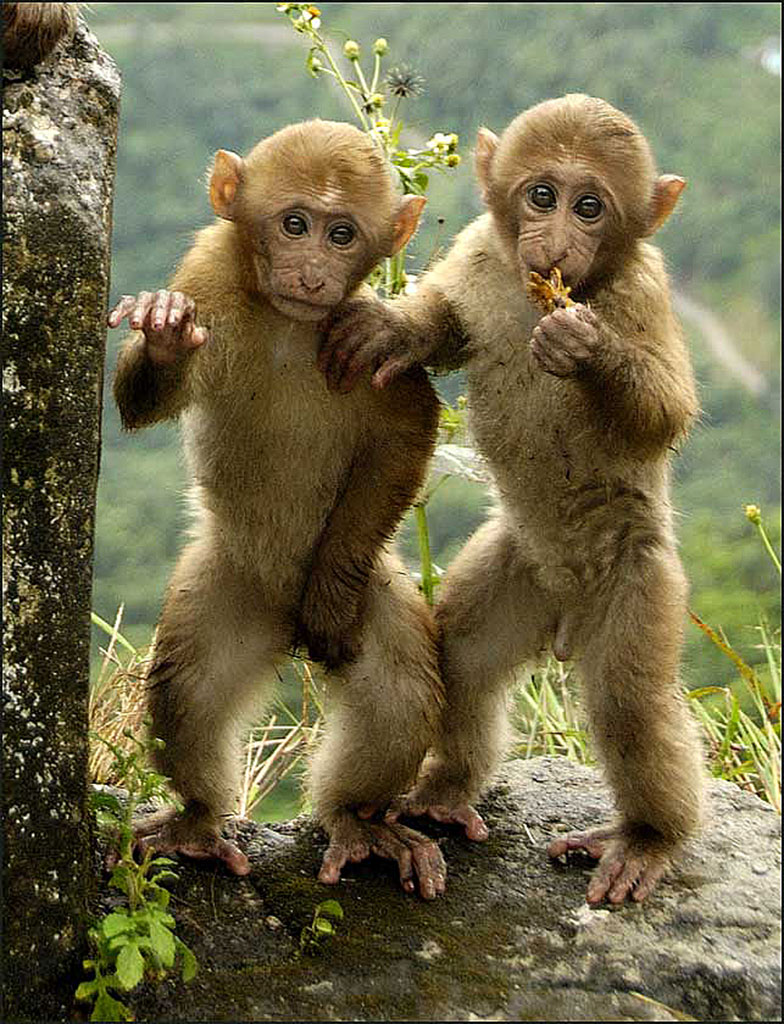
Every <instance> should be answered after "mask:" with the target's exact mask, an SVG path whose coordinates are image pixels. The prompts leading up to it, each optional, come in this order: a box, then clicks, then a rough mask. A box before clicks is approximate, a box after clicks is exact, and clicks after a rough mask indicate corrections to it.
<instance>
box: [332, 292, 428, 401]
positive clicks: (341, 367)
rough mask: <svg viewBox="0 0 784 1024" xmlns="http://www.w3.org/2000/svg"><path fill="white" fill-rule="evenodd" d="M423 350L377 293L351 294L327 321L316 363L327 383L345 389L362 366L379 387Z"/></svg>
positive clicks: (422, 357) (334, 388) (412, 363)
mask: <svg viewBox="0 0 784 1024" xmlns="http://www.w3.org/2000/svg"><path fill="white" fill-rule="evenodd" d="M427 355H429V352H427V351H426V350H424V348H423V347H422V345H421V344H417V334H416V332H414V331H412V330H411V327H410V324H409V321H408V318H407V317H406V316H405V314H404V313H402V312H401V311H399V310H396V309H394V307H392V306H390V305H388V304H386V303H383V302H381V301H380V300H378V299H352V300H350V301H349V302H346V303H344V304H343V305H342V306H340V308H339V309H338V310H337V312H336V314H335V316H334V317H333V318H332V320H331V321H330V324H329V326H328V328H327V331H326V332H325V335H324V341H323V342H322V345H321V349H320V351H319V356H318V367H319V369H320V370H321V372H322V373H324V374H325V376H326V378H327V386H328V387H329V389H330V390H331V391H339V392H342V393H344V394H345V393H347V392H349V391H351V389H352V388H353V387H354V385H355V384H356V382H357V380H358V379H359V377H360V376H361V375H362V374H363V373H364V372H365V371H366V370H370V372H371V374H372V376H371V380H370V383H371V384H372V386H373V387H374V388H379V389H380V388H384V387H386V386H387V384H389V383H390V382H391V381H393V380H394V379H395V377H397V376H398V375H399V374H401V373H403V371H404V370H408V369H410V368H411V367H412V366H416V365H417V364H418V363H421V362H423V361H424V360H425V359H426V357H427Z"/></svg>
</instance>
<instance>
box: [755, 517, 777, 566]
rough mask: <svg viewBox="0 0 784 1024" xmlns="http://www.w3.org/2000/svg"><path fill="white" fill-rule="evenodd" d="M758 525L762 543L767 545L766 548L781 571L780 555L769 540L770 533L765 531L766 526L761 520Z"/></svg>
mask: <svg viewBox="0 0 784 1024" xmlns="http://www.w3.org/2000/svg"><path fill="white" fill-rule="evenodd" d="M756 526H757V529H758V530H759V535H760V537H762V543H763V544H764V545H765V549H766V551H767V552H768V554H769V555H770V557H771V560H772V562H773V564H774V565H775V566H776V568H777V569H778V571H779V572H781V562H780V561H779V558H778V555H777V554H776V552H775V551H774V550H773V545H772V544H771V543H770V541H769V540H768V535H767V533H765V527H764V526H763V525H762V523H761V522H758V523H757V524H756Z"/></svg>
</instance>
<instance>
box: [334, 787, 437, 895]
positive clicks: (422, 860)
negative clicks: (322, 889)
mask: <svg viewBox="0 0 784 1024" xmlns="http://www.w3.org/2000/svg"><path fill="white" fill-rule="evenodd" d="M368 809H369V805H368ZM337 833H338V834H337V835H336V837H335V838H332V840H331V842H330V844H329V847H328V848H327V851H326V853H325V854H324V857H323V859H322V863H321V869H320V871H319V875H318V878H319V881H320V882H323V883H325V884H327V885H336V884H337V883H338V882H339V881H340V874H341V871H342V869H343V868H344V867H345V865H346V864H348V863H349V862H351V863H358V862H359V861H362V860H365V859H366V858H367V857H369V856H370V854H371V853H372V854H375V855H376V856H378V857H383V858H384V859H385V860H392V861H394V862H395V863H396V864H397V867H398V874H399V877H400V884H401V886H402V887H403V889H404V890H405V892H410V893H415V892H416V891H417V889H418V890H419V894H420V896H422V898H423V899H426V900H432V899H435V898H436V897H437V896H440V895H441V894H442V893H443V892H445V890H446V862H445V861H444V857H443V854H442V853H441V850H440V849H439V847H438V845H437V843H434V842H433V841H432V840H431V839H428V838H427V837H426V836H423V835H421V834H420V833H419V832H415V831H414V830H413V829H410V828H406V826H405V825H397V824H394V823H390V822H387V821H384V822H371V821H365V820H360V819H359V818H358V817H357V818H353V819H352V821H351V822H350V823H347V822H343V823H342V824H341V825H340V826H339V827H338V829H337Z"/></svg>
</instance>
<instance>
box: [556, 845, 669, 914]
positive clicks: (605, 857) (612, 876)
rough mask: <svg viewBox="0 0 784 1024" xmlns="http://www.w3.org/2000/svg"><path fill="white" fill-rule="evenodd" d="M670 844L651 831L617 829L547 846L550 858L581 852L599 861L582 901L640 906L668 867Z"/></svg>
mask: <svg viewBox="0 0 784 1024" xmlns="http://www.w3.org/2000/svg"><path fill="white" fill-rule="evenodd" d="M673 848H674V844H673V843H672V842H668V841H667V840H665V839H664V837H663V836H659V835H658V834H654V833H653V832H652V830H651V829H648V830H647V834H643V831H642V829H640V830H636V831H635V830H632V829H629V828H622V827H618V826H608V827H606V828H597V829H591V830H590V831H588V832H573V833H570V834H569V835H566V836H562V837H559V838H558V839H554V840H553V841H552V842H551V843H550V845H549V846H548V847H547V853H548V855H549V856H550V857H553V858H555V857H560V856H561V854H568V853H570V852H571V851H573V850H583V851H584V852H585V853H587V854H588V856H589V857H592V858H594V859H595V860H598V861H599V864H598V866H597V867H596V869H595V871H594V873H593V875H592V876H591V881H590V882H589V884H588V892H587V895H586V900H587V902H588V903H591V904H597V903H601V902H602V901H603V900H604V899H607V900H608V901H609V902H610V903H623V901H624V900H625V899H626V897H627V896H630V897H631V898H632V899H633V900H634V901H635V902H637V903H640V902H641V901H642V900H644V899H645V898H646V896H648V895H649V894H650V893H651V892H652V891H653V889H654V888H655V887H656V884H657V883H658V881H659V879H660V878H661V877H662V875H663V874H664V873H665V871H666V870H667V868H668V867H669V865H670V857H671V855H672V852H673Z"/></svg>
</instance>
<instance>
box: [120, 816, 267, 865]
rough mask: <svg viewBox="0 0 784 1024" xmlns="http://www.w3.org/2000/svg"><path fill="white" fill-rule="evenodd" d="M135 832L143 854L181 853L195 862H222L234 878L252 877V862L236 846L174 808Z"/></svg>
mask: <svg viewBox="0 0 784 1024" xmlns="http://www.w3.org/2000/svg"><path fill="white" fill-rule="evenodd" d="M133 832H134V837H135V839H136V846H137V848H138V849H139V850H141V851H144V850H146V849H153V850H155V851H156V853H162V854H170V853H180V854H182V855H183V856H184V857H191V858H192V859H193V860H220V861H223V863H224V864H225V865H226V868H227V870H228V871H230V872H231V873H232V874H233V875H247V874H249V873H250V870H251V865H250V861H249V860H248V858H247V857H246V856H245V854H244V853H243V852H242V850H240V848H239V847H238V846H237V845H236V843H233V842H231V840H229V839H224V838H223V837H222V836H221V835H220V834H219V833H218V832H217V831H216V830H215V829H214V828H212V827H210V826H208V825H206V824H205V823H204V822H203V821H199V819H198V818H194V817H192V816H190V815H188V814H187V812H186V813H184V814H178V813H177V812H176V810H174V808H167V809H166V810H164V811H156V812H154V813H153V814H148V815H145V816H144V817H142V818H138V819H137V820H136V821H135V822H134V829H133Z"/></svg>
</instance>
